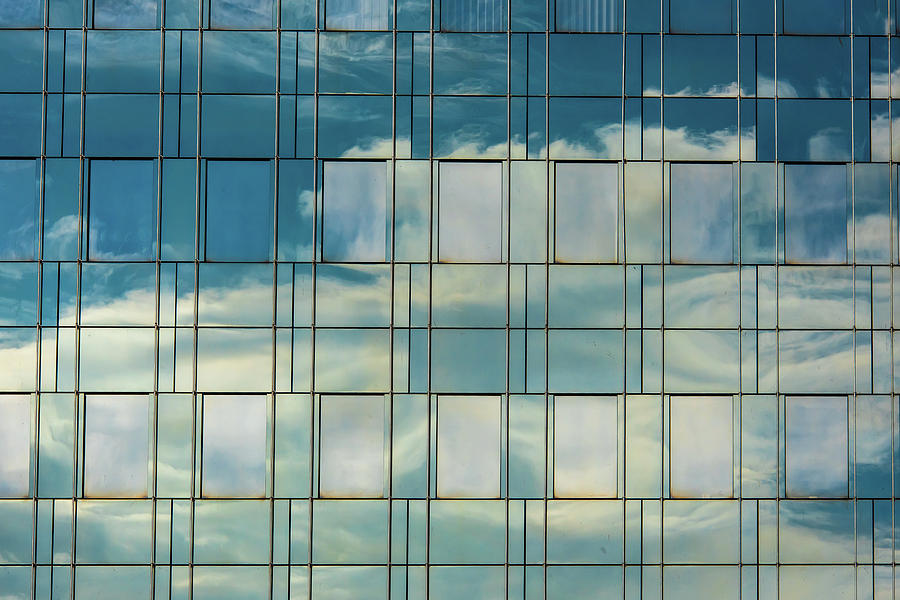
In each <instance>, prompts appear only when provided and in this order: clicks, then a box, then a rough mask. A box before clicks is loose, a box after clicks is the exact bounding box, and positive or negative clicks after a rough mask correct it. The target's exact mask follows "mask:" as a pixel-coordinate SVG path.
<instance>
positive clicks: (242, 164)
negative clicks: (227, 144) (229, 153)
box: [206, 160, 274, 261]
mask: <svg viewBox="0 0 900 600" xmlns="http://www.w3.org/2000/svg"><path fill="white" fill-rule="evenodd" d="M271 189H272V168H271V164H270V163H269V162H268V161H214V160H211V161H209V162H208V163H207V180H206V259H207V260H220V261H265V260H269V259H270V258H271V256H272V245H273V243H272V241H273V239H274V232H273V224H272V210H273V203H274V199H273V198H272V193H271Z"/></svg>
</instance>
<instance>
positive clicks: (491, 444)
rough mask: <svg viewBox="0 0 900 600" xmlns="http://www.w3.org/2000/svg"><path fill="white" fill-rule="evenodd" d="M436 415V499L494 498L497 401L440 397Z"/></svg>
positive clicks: (497, 485) (497, 457)
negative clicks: (439, 497) (437, 496)
mask: <svg viewBox="0 0 900 600" xmlns="http://www.w3.org/2000/svg"><path fill="white" fill-rule="evenodd" d="M438 411H439V412H438V415H439V417H438V430H437V456H438V461H437V489H438V495H439V496H441V497H444V498H448V497H461V498H465V497H481V498H494V497H498V496H499V495H500V471H499V470H498V469H497V468H496V467H497V465H499V464H500V398H498V397H496V396H441V397H440V398H439V399H438Z"/></svg>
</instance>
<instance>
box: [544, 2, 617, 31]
mask: <svg viewBox="0 0 900 600" xmlns="http://www.w3.org/2000/svg"><path fill="white" fill-rule="evenodd" d="M622 12H623V11H622V0H556V31H573V32H584V31H622Z"/></svg>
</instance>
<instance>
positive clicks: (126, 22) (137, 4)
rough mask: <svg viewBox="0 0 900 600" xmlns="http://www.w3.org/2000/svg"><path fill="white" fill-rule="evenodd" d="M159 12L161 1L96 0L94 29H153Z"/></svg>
mask: <svg viewBox="0 0 900 600" xmlns="http://www.w3.org/2000/svg"><path fill="white" fill-rule="evenodd" d="M158 12H159V0H94V27H109V28H111V29H119V28H121V29H130V28H135V29H138V28H141V29H143V28H147V29H152V28H154V27H156V26H157V23H158V21H159V19H158V16H157V14H158ZM157 37H158V36H157Z"/></svg>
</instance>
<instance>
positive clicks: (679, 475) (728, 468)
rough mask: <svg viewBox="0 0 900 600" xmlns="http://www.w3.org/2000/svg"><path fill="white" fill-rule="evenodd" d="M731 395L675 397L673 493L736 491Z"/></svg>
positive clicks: (724, 495)
mask: <svg viewBox="0 0 900 600" xmlns="http://www.w3.org/2000/svg"><path fill="white" fill-rule="evenodd" d="M732 404H733V401H732V399H731V397H724V396H723V397H716V396H698V397H690V396H678V397H673V398H672V399H671V405H670V416H669V431H670V449H669V450H670V473H669V481H670V487H671V493H672V496H674V497H681V498H714V497H721V498H730V497H732V496H733V495H734V461H733V456H734V454H733V436H732V431H733V427H734V417H733V415H732V411H733V408H732Z"/></svg>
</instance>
